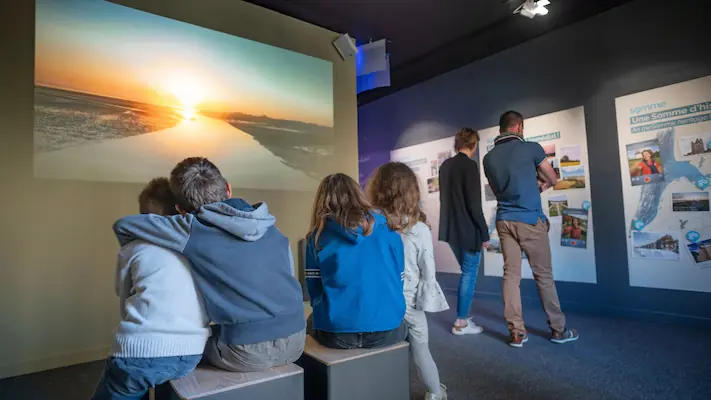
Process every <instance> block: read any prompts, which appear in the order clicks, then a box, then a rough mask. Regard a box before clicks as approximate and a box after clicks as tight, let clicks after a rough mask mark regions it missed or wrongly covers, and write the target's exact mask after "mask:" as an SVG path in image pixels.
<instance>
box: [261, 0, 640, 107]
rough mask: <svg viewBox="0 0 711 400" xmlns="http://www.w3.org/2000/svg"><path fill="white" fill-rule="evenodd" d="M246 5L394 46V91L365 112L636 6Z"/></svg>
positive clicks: (268, 1)
mask: <svg viewBox="0 0 711 400" xmlns="http://www.w3.org/2000/svg"><path fill="white" fill-rule="evenodd" d="M247 1H248V2H250V3H253V4H257V5H259V6H262V7H265V8H268V9H271V10H274V11H277V12H279V13H282V14H286V15H289V16H291V17H294V18H297V19H300V20H302V21H306V22H309V23H311V24H314V25H318V26H321V27H324V28H326V29H329V30H332V31H336V32H340V33H346V32H348V33H349V34H350V35H351V37H353V38H355V39H356V40H357V41H358V42H359V44H360V43H364V42H367V41H369V40H371V39H372V40H379V39H387V40H389V41H390V43H389V44H388V52H389V53H390V76H391V85H392V86H390V87H388V88H380V89H374V90H370V91H367V92H364V93H361V94H360V95H359V96H358V104H359V105H362V104H365V103H368V102H370V101H373V100H376V99H378V98H380V97H383V96H387V95H388V94H391V93H394V92H396V91H398V90H401V89H404V88H406V87H408V86H412V85H415V84H417V83H419V82H422V81H424V80H427V79H430V78H433V77H435V76H437V75H440V74H442V73H444V72H447V71H451V70H453V69H456V68H458V67H461V66H464V65H466V64H468V63H471V62H473V61H476V60H479V59H482V58H484V57H487V56H489V55H492V54H494V53H498V52H500V51H502V50H505V49H507V48H509V47H513V46H515V45H517V44H520V43H523V42H525V41H528V40H531V39H533V38H535V37H537V36H540V35H542V34H544V33H546V32H548V31H551V30H554V29H558V28H560V27H563V26H565V25H568V24H571V23H573V22H576V21H579V20H582V19H585V18H588V17H591V16H593V15H595V14H599V13H601V12H603V11H606V10H608V9H610V8H612V7H616V6H618V5H620V4H623V3H626V2H629V1H631V0H551V4H550V6H548V7H547V8H548V10H549V13H548V15H546V16H537V17H536V18H534V19H528V18H524V17H522V16H519V15H513V14H512V12H513V10H514V9H515V8H516V7H517V6H518V5H520V4H521V3H522V2H523V0H247ZM637 1H642V0H637Z"/></svg>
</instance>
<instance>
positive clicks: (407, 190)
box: [366, 162, 427, 232]
mask: <svg viewBox="0 0 711 400" xmlns="http://www.w3.org/2000/svg"><path fill="white" fill-rule="evenodd" d="M366 192H367V194H368V195H367V196H368V200H369V201H370V202H371V203H372V204H373V207H375V208H377V209H379V210H381V211H382V212H383V214H385V216H386V217H387V218H388V226H389V227H390V229H392V230H394V231H398V232H402V231H405V230H407V229H409V228H412V227H413V226H415V224H417V223H418V222H424V223H425V224H426V223H427V216H426V215H425V213H424V212H423V211H422V208H421V207H420V185H419V183H418V181H417V175H415V173H414V172H413V171H412V169H410V167H408V166H407V165H405V164H403V163H400V162H389V163H387V164H383V165H381V166H380V167H378V169H377V170H376V171H375V172H374V173H373V175H372V177H371V178H370V181H369V182H368V187H367V190H366Z"/></svg>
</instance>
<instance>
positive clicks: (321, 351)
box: [297, 336, 410, 400]
mask: <svg viewBox="0 0 711 400" xmlns="http://www.w3.org/2000/svg"><path fill="white" fill-rule="evenodd" d="M408 351H409V344H408V343H407V342H402V343H398V344H396V345H394V346H390V347H384V348H380V349H353V350H336V349H330V348H327V347H324V346H322V345H321V344H319V343H318V342H317V341H316V340H315V339H314V338H313V337H311V336H307V337H306V347H305V349H304V355H303V356H302V357H301V359H300V360H299V361H298V362H297V364H299V365H300V366H301V367H302V368H303V369H304V386H305V391H306V399H307V400H311V399H313V400H351V399H353V400H356V399H357V400H362V399H369V400H381V399H382V400H409V399H410V367H409V362H410V358H409V354H408Z"/></svg>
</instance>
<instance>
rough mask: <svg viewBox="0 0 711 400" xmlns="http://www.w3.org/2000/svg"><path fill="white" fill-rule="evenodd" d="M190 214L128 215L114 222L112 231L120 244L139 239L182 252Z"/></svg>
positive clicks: (186, 241)
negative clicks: (167, 215) (164, 215)
mask: <svg viewBox="0 0 711 400" xmlns="http://www.w3.org/2000/svg"><path fill="white" fill-rule="evenodd" d="M194 218H195V217H194V216H193V215H192V214H187V215H185V216H182V215H173V216H169V217H163V216H160V215H156V214H139V215H130V216H128V217H124V218H121V219H120V220H118V221H116V222H115V223H114V233H115V234H116V238H117V239H118V241H119V243H120V244H121V246H123V245H125V244H126V243H128V242H130V241H132V240H135V239H141V240H145V241H146V242H149V243H153V244H155V245H158V246H161V247H165V248H167V249H171V250H175V251H177V252H180V253H182V251H183V249H185V245H186V244H187V243H188V238H189V237H190V225H191V224H192V222H193V219H194Z"/></svg>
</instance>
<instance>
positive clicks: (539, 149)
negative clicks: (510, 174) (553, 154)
mask: <svg viewBox="0 0 711 400" xmlns="http://www.w3.org/2000/svg"><path fill="white" fill-rule="evenodd" d="M529 145H530V146H531V148H532V149H533V162H535V163H536V169H537V170H538V177H539V178H540V180H541V181H543V185H539V187H541V190H546V189H548V188H549V187H553V186H555V185H556V183H558V176H557V175H556V174H555V170H554V169H553V166H552V165H551V163H549V162H548V156H546V151H545V150H543V146H541V145H540V144H538V143H533V142H529Z"/></svg>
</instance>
